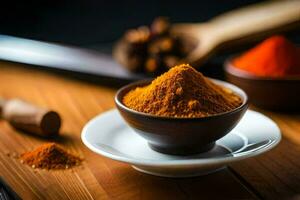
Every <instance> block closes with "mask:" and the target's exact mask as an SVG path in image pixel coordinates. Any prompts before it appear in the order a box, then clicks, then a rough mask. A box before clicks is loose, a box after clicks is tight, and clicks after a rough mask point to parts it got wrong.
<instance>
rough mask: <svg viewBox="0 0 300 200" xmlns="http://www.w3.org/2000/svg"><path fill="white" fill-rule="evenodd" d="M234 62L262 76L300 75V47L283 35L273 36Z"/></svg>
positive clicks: (249, 71)
mask: <svg viewBox="0 0 300 200" xmlns="http://www.w3.org/2000/svg"><path fill="white" fill-rule="evenodd" d="M232 64H233V66H234V67H236V68H238V69H240V70H244V71H246V72H248V73H251V74H253V75H256V76H261V77H286V76H300V48H299V47H297V46H295V45H294V44H293V43H291V42H290V41H288V40H287V39H286V38H285V37H283V36H272V37H270V38H268V39H266V40H265V41H263V42H262V43H260V44H258V45H257V46H255V47H254V48H252V49H250V50H248V51H247V52H245V53H244V54H242V55H241V56H239V57H237V58H235V59H234V60H233V62H232Z"/></svg>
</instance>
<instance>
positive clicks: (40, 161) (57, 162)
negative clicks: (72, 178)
mask: <svg viewBox="0 0 300 200" xmlns="http://www.w3.org/2000/svg"><path fill="white" fill-rule="evenodd" d="M20 159H21V162H22V163H24V164H27V165H29V166H31V167H32V168H42V169H68V168H71V167H74V166H76V165H79V164H80V163H81V162H82V159H81V158H79V157H78V156H75V155H72V154H70V153H68V152H67V151H65V150H64V149H63V148H62V147H60V146H59V145H57V144H56V143H46V144H44V145H42V146H40V147H38V148H36V149H35V150H33V151H30V152H26V153H24V154H22V155H21V157H20Z"/></svg>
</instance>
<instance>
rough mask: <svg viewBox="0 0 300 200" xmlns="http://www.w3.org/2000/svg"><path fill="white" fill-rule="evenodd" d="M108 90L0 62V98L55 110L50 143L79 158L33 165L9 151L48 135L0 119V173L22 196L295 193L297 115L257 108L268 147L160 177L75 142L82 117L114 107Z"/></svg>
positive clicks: (299, 164)
mask: <svg viewBox="0 0 300 200" xmlns="http://www.w3.org/2000/svg"><path fill="white" fill-rule="evenodd" d="M115 92H116V89H113V88H108V87H104V86H101V85H95V84H90V83H86V82H82V81H79V80H74V79H69V78H67V77H63V76H60V75H57V74H52V73H47V72H45V71H39V70H34V69H31V68H25V67H24V66H22V65H18V64H12V63H6V62H1V63H0V96H2V97H6V98H16V97H18V98H23V99H25V100H27V101H30V102H32V103H35V104H38V105H41V106H47V107H49V108H52V109H54V110H56V111H58V112H59V113H60V114H61V115H62V118H63V126H62V129H61V137H59V138H58V139H56V140H55V141H56V142H58V143H59V144H61V145H63V146H64V147H65V148H67V149H69V150H70V151H72V152H74V153H77V154H79V155H81V156H82V157H84V158H85V162H84V164H83V166H82V167H78V168H75V169H74V170H63V171H47V170H33V169H32V168H30V167H28V166H25V165H23V164H21V163H20V162H19V160H18V159H16V158H14V157H15V156H14V155H18V154H20V153H23V152H25V151H28V150H31V149H33V148H35V147H37V146H39V145H40V144H43V143H45V142H47V141H48V140H45V139H42V138H38V137H34V136H31V135H28V134H24V133H22V132H20V131H16V130H14V129H13V128H11V127H10V126H9V124H8V123H6V122H5V121H3V120H1V121H0V176H1V177H2V178H3V179H5V181H6V182H7V183H8V184H9V185H10V186H11V187H12V188H13V189H14V190H15V191H16V192H17V193H18V195H19V196H20V197H22V198H23V199H297V198H298V199H300V169H299V168H300V146H299V145H300V115H299V114H296V113H294V114H284V113H276V112H269V111H264V110H260V111H261V112H262V113H264V114H266V115H267V116H269V117H271V118H272V119H273V120H274V121H275V122H277V123H278V125H279V127H280V128H281V131H282V134H283V139H282V141H281V143H280V144H279V145H278V146H277V147H276V148H275V149H273V150H272V151H270V152H267V153H265V154H263V155H261V156H258V157H255V158H250V159H247V160H244V161H241V162H238V163H235V164H233V165H230V166H229V167H228V168H227V169H225V170H221V171H219V172H217V173H214V174H210V175H206V176H202V177H197V178H184V179H171V178H161V177H155V176H151V175H146V174H142V173H140V172H137V171H135V170H134V169H133V168H131V166H129V165H127V164H123V163H120V162H117V161H113V160H110V159H107V158H105V157H102V156H99V155H97V154H95V153H93V152H91V151H90V150H88V149H87V148H86V147H85V146H84V145H83V143H82V142H81V139H80V134H81V129H82V128H83V126H84V125H85V123H86V122H87V121H89V120H90V119H91V118H93V117H94V116H96V115H98V114H99V113H102V112H104V111H107V110H109V109H112V108H114V107H115V106H114V100H113V97H114V94H115ZM299 92H300V91H298V93H299ZM295 95H299V94H297V93H296V92H295ZM299 103H300V102H299ZM262 134H263V133H262ZM8 153H9V154H10V156H8Z"/></svg>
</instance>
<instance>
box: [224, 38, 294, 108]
mask: <svg viewBox="0 0 300 200" xmlns="http://www.w3.org/2000/svg"><path fill="white" fill-rule="evenodd" d="M225 72H226V77H227V80H228V81H229V82H231V83H233V84H235V85H238V86H239V87H241V88H242V89H244V90H245V91H246V92H247V94H248V95H249V98H250V102H251V103H253V104H254V105H257V106H259V107H262V108H267V109H273V110H295V109H299V108H300V104H299V102H300V96H299V95H296V93H297V92H299V91H300V48H299V47H297V46H296V45H295V44H293V43H292V42H290V41H289V40H287V39H286V38H285V37H284V36H272V37H270V38H268V39H266V40H264V41H263V42H261V43H260V44H258V45H256V46H255V47H253V48H252V49H250V50H248V51H246V52H244V53H243V54H241V55H239V56H237V57H234V58H231V59H229V60H228V61H227V62H226V63H225Z"/></svg>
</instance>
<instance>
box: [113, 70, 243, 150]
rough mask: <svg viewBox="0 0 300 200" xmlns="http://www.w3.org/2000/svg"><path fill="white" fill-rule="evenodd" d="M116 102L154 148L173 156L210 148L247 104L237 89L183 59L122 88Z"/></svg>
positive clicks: (239, 115)
mask: <svg viewBox="0 0 300 200" xmlns="http://www.w3.org/2000/svg"><path fill="white" fill-rule="evenodd" d="M115 103H116V106H117V108H118V110H119V112H120V114H121V116H122V117H123V118H124V120H125V121H126V122H127V124H128V125H129V126H130V127H131V128H133V130H135V131H136V132H137V133H138V134H139V135H141V136H142V137H144V138H145V139H146V140H147V141H148V144H149V146H150V147H151V148H152V149H153V150H155V151H158V152H161V153H167V154H175V155H188V154H195V153H199V152H203V151H208V150H209V149H211V148H212V147H213V146H214V144H215V141H216V140H218V139H220V138H221V137H223V136H225V135H226V134H227V133H229V132H230V131H231V130H232V129H233V128H234V127H235V126H236V124H237V123H238V122H239V120H240V119H241V117H242V116H243V114H244V113H245V111H246V110H247V105H248V104H247V95H246V94H245V93H244V92H243V91H242V90H241V89H239V88H238V87H236V86H234V85H232V84H229V83H226V82H223V81H219V80H214V79H210V78H207V77H205V76H203V75H202V74H201V73H200V72H198V71H196V70H195V69H194V68H193V67H191V66H189V65H187V64H183V65H179V66H175V67H173V68H171V69H170V70H169V71H168V72H166V73H164V74H162V75H161V76H159V77H157V78H156V79H154V80H153V81H151V80H145V81H139V82H136V83H132V84H129V85H127V86H125V87H123V88H121V89H120V90H119V91H118V92H117V94H116V97H115Z"/></svg>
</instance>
